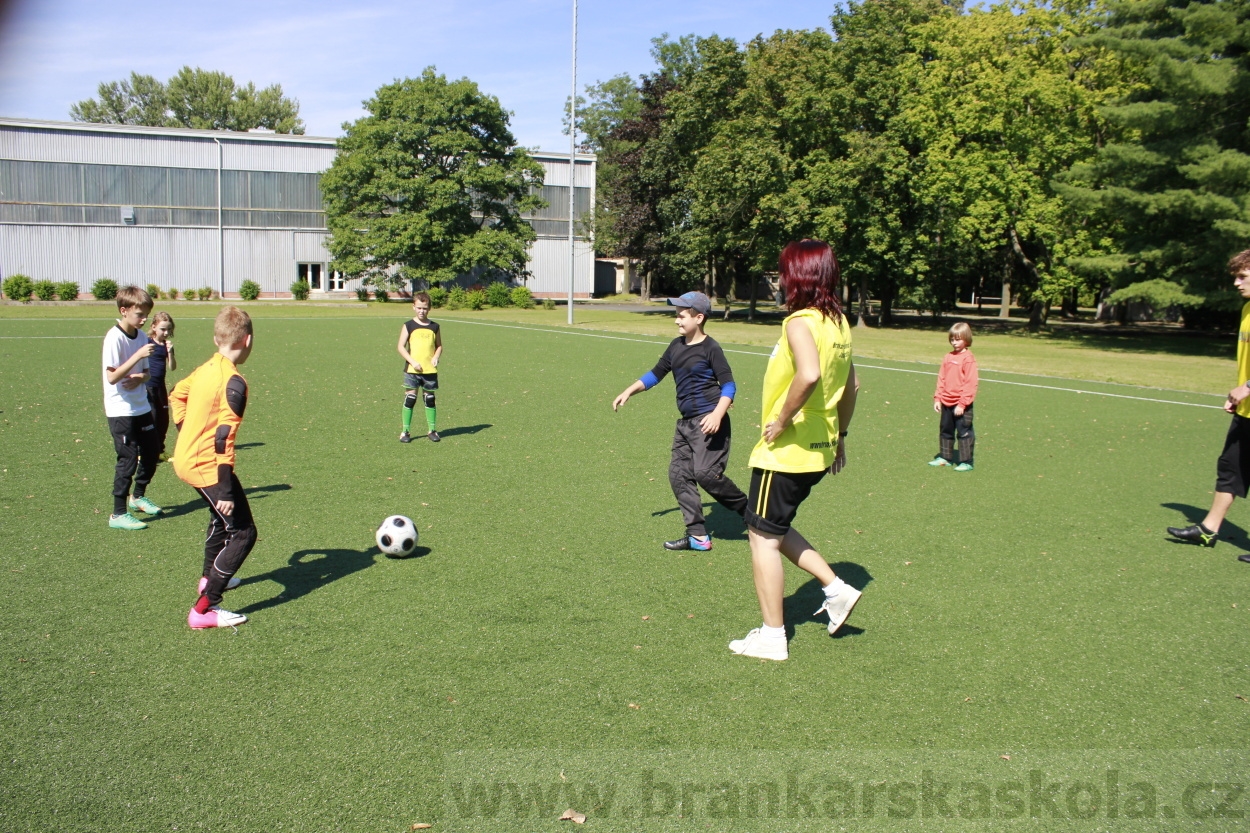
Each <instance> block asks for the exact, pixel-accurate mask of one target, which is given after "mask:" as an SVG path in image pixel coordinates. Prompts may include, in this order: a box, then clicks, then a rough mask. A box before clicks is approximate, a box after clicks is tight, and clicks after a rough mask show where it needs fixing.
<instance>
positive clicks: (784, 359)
mask: <svg viewBox="0 0 1250 833" xmlns="http://www.w3.org/2000/svg"><path fill="white" fill-rule="evenodd" d="M796 319H802V320H803V321H804V322H805V323H806V324H807V328H808V329H809V330H810V331H811V333H812V338H813V339H814V340H815V341H816V352H817V354H818V355H819V356H820V381H819V382H817V383H816V387H815V388H814V389H813V390H812V394H811V396H809V397H808V398H807V402H805V403H804V404H803V407H802V408H801V409H799V412H798V413H797V414H795V415H794V422H793V424H791V425H790V427H789V428H787V429H786V430H785V431H782V432H781V436H779V437H777V440H776V442H773V443H771V444H770V443H768V442H766V441H765V440H764V438H763V437H762V436H761V437H760V440H759V442H758V443H756V445H755V448H754V449H753V450H752V451H751V461H750V465H751V468H756V469H767V470H769V471H784V472H790V473H797V472H813V471H822V470H824V469H827V468H829V466H831V465H832V464H833V455H834V453H835V451H836V450H837V443H838V402H839V401H840V400H841V399H842V394H843V393H844V392H845V391H846V381H847V378H848V377H849V375H850V371H851V329H850V327H849V326H847V323H846V316H842V317H841V318H840V319H839V320H837V321H836V322H835V321H834V320H833V319H832V318H826V317H825V316H823V315H822V314H821V313H820V311H819V310H815V309H804V310H799V311H798V312H796V313H794V314H792V315H789V316H787V317H786V320H785V321H783V322H782V324H781V338H780V339H779V340H778V341H777V346H776V347H774V348H773V353H772V356H770V357H769V359H768V369H767V370H766V371H765V372H764V410H763V418H762V420H763V421H762V422H761V423H760V425H761V426H763V425H767V424H768V423H770V422H772V421H773V420H774V419H776V418H777V415H778V414H779V413H781V406H782V405H783V404H784V403H785V401H786V394H787V393H788V392H789V390H790V383H791V382H792V381H793V380H794V354H793V353H792V352H791V350H790V342H789V341H788V340H787V338H786V327H788V326H789V325H790V322H791V321H794V320H796Z"/></svg>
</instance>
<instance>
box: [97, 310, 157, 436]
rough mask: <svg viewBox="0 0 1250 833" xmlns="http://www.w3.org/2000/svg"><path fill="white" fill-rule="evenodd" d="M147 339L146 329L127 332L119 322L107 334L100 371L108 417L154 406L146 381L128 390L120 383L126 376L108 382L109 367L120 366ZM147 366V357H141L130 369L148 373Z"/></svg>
mask: <svg viewBox="0 0 1250 833" xmlns="http://www.w3.org/2000/svg"><path fill="white" fill-rule="evenodd" d="M147 343H148V334H147V333H145V332H143V330H138V331H136V332H135V334H134V335H133V336H128V335H126V331H125V330H123V329H122V328H121V325H120V324H116V325H114V326H113V329H111V330H109V331H108V335H106V336H105V337H104V363H103V365H102V369H101V371H100V372H101V375H102V378H103V379H104V415H105V416H106V417H126V416H138V415H139V414H146V413H148V412H149V411H151V410H152V406H151V405H149V404H148V389H147V386H146V385H139V386H137V387H134V388H131V389H130V390H126V389H125V388H123V387H122V385H121V382H122V381H124V380H121V381H118V383H117V384H116V385H110V384H109V370H108V369H109V368H110V367H113V368H117V367H121V366H122V365H124V364H125V363H126V360H127V359H129V358H130V357H131V356H133V355H134V354H135V351H136V350H138V349H139V348H140V347H142V346H143V345H145V344H147ZM147 370H148V360H147V359H139V361H137V362H135V366H134V367H133V368H131V370H130V373H131V374H134V373H146V372H147Z"/></svg>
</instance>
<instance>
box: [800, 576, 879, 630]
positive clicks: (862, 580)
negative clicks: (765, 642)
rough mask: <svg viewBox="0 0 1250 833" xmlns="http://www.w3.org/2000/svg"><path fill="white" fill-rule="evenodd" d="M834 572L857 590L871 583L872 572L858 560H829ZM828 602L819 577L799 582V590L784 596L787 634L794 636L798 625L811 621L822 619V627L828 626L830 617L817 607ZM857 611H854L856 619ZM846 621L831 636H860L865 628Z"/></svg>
mask: <svg viewBox="0 0 1250 833" xmlns="http://www.w3.org/2000/svg"><path fill="white" fill-rule="evenodd" d="M829 566H830V567H832V568H833V572H834V573H836V574H837V576H838V578H840V579H842V580H843V581H845V582H846V583H847V584H849V585H851V586H852V587H854V588H855V589H856V590H860V591H862V590H863V589H864V588H865V587H867V586H868V585H869V584H871V583H872V576H871V575H870V574H869V572H868V571H867V570H865V569H864V568H863V567H861V566H860V565H858V564H854V563H852V562H849V561H839V562H838V563H836V564H830V565H829ZM824 603H825V592H824V590H822V589H821V587H820V582H819V581H817V580H816V579H810V580H809V581H806V582H804V583H803V584H802V586H800V587H799V588H798V589H797V590H795V591H794V592H793V593H791V594H790V595H789V596H787V597H786V598H785V601H784V602H783V610H784V615H785V620H786V635H787V636H789V637H793V636H794V630H795V628H797V627H798V626H799V625H805V624H807V623H808V622H819V623H820V624H821V626H822V627H828V625H829V617H828V616H826V615H825V614H824V613H822V614H820V615H819V616H817V615H816V611H817V610H819V609H820V606H821V605H823V604H824ZM854 616H855V614H854V613H852V614H851V617H852V619H851V620H853V619H854ZM851 620H848V622H847V624H845V625H843V626H842V627H840V628H838V632H837V633H835V634H833V636H831V637H830V638H831V639H842V638H843V637H847V636H859V635H860V634H862V633H864V629H863V628H858V627H856V626H855V625H853V624H850V621H851Z"/></svg>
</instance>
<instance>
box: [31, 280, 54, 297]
mask: <svg viewBox="0 0 1250 833" xmlns="http://www.w3.org/2000/svg"><path fill="white" fill-rule="evenodd" d="M34 288H35V297H36V298H38V299H39V300H40V301H51V300H52V298H53V296H55V295H56V284H54V283H53V282H52V281H35V287H34Z"/></svg>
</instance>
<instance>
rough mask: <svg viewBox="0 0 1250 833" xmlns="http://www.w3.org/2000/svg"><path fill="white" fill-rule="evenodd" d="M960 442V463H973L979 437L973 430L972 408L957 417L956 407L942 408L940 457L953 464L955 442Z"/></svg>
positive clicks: (939, 438)
mask: <svg viewBox="0 0 1250 833" xmlns="http://www.w3.org/2000/svg"><path fill="white" fill-rule="evenodd" d="M956 439H958V440H959V462H961V463H971V462H972V453H973V451H974V450H975V449H976V445H977V435H976V432H974V431H973V430H972V406H971V405H969V406H968V407H967V408H964V413H963V416H955V406H954V405H943V406H942V424H941V427H939V428H938V448H939V450H938V456H939V457H941V458H942V459H943V460H946V461H947V462H953V458H954V455H955V440H956Z"/></svg>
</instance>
